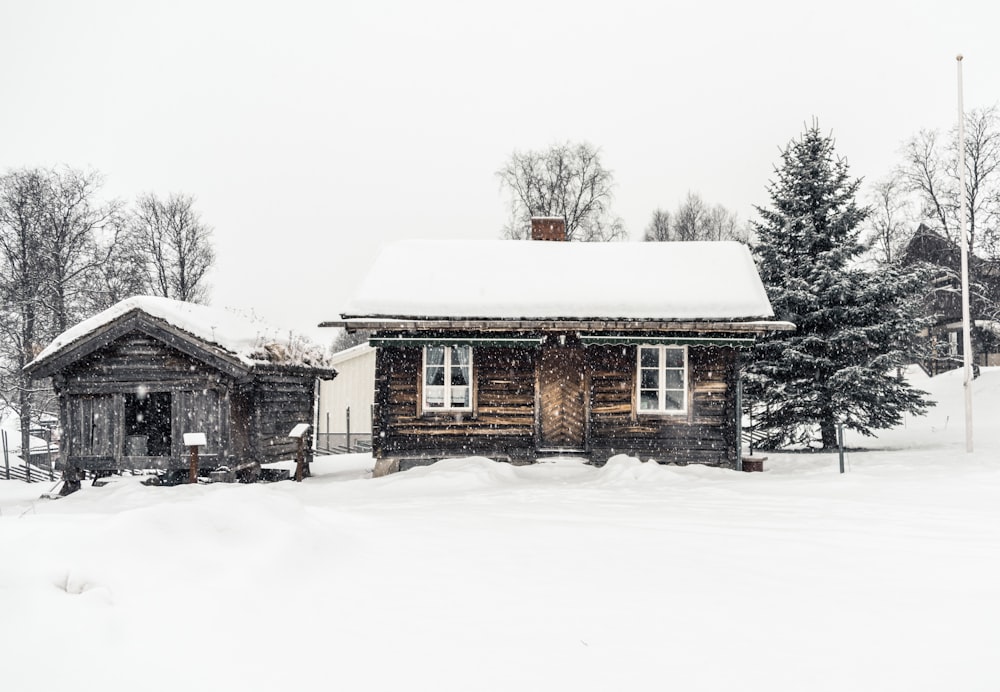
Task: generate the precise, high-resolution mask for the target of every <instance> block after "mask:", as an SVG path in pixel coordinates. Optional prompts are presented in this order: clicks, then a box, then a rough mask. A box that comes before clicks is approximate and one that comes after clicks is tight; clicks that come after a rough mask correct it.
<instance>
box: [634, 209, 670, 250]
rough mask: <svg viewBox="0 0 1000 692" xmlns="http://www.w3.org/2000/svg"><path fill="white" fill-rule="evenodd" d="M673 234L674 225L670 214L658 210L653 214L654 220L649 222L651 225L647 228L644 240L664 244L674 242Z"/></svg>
mask: <svg viewBox="0 0 1000 692" xmlns="http://www.w3.org/2000/svg"><path fill="white" fill-rule="evenodd" d="M672 233H673V223H672V219H671V218H670V212H669V211H663V210H662V209H657V210H656V211H654V212H653V218H652V219H650V220H649V225H648V226H646V232H645V233H644V234H643V236H642V239H643V240H648V241H653V242H661V243H662V242H666V241H668V240H673V238H672V237H671V234H672Z"/></svg>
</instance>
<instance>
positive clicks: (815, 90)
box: [0, 0, 1000, 338]
mask: <svg viewBox="0 0 1000 692" xmlns="http://www.w3.org/2000/svg"><path fill="white" fill-rule="evenodd" d="M998 7H1000V3H987V2H982V1H981V0H979V1H976V2H971V1H952V2H943V1H942V0H937V1H936V2H929V1H915V2H914V1H911V2H879V1H878V0H868V1H867V2H858V1H855V0H847V1H840V2H827V3H808V2H801V1H799V2H767V1H766V0H758V1H757V2H658V3H654V2H648V3H630V2H622V1H621V0H619V1H616V2H607V1H606V0H605V2H599V3H587V2H540V1H538V0H535V1H527V2H522V1H521V0H512V1H505V2H494V3H489V4H477V3H471V2H434V1H432V0H426V1H424V2H420V3H416V2H344V1H339V2H288V1H286V2H280V3H278V2H268V3H260V2H188V1H176V0H171V1H170V2H137V1H135V0H119V1H114V0H109V1H105V2H85V1H83V2H70V1H68V0H67V1H65V2H45V1H33V2H14V1H12V0H7V1H6V2H4V3H3V4H2V6H0V99H2V100H0V103H2V107H0V170H5V169H8V168H14V167H21V166H34V165H43V166H49V165H56V164H69V165H72V166H76V167H92V168H96V169H98V170H100V171H101V172H103V173H104V174H105V176H106V178H107V184H106V191H107V192H108V194H109V195H113V196H119V197H122V198H126V199H128V198H132V197H134V196H135V194H137V193H139V192H142V191H155V192H158V193H162V194H166V193H168V192H170V191H183V192H188V193H191V194H194V195H195V196H196V197H197V199H198V208H199V209H200V211H201V213H202V216H203V218H204V220H205V221H206V222H207V223H209V224H210V225H212V226H213V227H214V228H215V244H216V249H217V251H218V255H219V259H218V264H217V267H216V270H215V272H214V273H213V275H212V277H211V281H212V286H213V293H212V295H213V303H214V304H216V305H233V306H237V307H243V308H253V309H255V311H256V312H257V313H258V314H260V315H262V316H264V317H266V318H268V319H270V320H272V321H275V322H277V323H279V324H286V325H289V326H292V327H295V328H296V329H300V330H303V331H306V332H310V333H312V334H314V335H315V334H317V333H318V334H320V335H322V336H323V337H327V338H328V336H330V334H329V332H328V331H319V332H317V331H316V330H313V329H312V328H313V327H314V326H315V325H316V324H317V323H318V322H320V321H323V320H327V319H335V318H336V317H337V316H338V313H339V308H340V306H341V305H343V304H344V302H345V301H346V299H347V298H348V297H349V294H350V291H351V288H352V286H353V285H354V284H355V283H356V282H357V281H358V279H359V276H360V275H361V273H362V272H363V270H364V269H365V267H366V266H367V265H368V264H369V263H370V262H371V260H372V259H373V257H374V254H375V252H376V249H377V247H378V244H379V243H380V242H381V241H384V240H388V239H394V238H422V237H423V238H427V237H447V238H495V237H497V236H498V234H499V232H500V229H501V227H502V225H503V222H504V219H505V197H504V196H503V194H502V193H501V190H500V187H499V184H498V180H497V178H496V176H495V171H496V170H497V168H499V167H500V165H501V164H502V163H503V162H504V160H505V159H506V158H507V157H508V156H509V155H510V153H511V152H512V151H513V150H515V149H518V150H526V149H537V148H544V147H546V146H548V145H549V144H552V143H554V142H558V141H566V140H570V141H574V142H575V141H580V140H586V141H589V142H591V143H593V144H595V145H597V146H599V147H600V148H601V150H602V152H603V161H604V163H605V165H606V166H607V167H608V168H610V169H612V170H613V171H614V175H615V179H616V182H617V193H616V200H615V204H614V210H615V212H616V213H618V214H619V215H620V216H622V217H623V218H624V220H625V222H626V225H627V227H628V229H629V231H630V232H631V234H632V237H633V238H634V239H638V238H639V237H641V234H642V231H643V229H644V227H645V226H646V224H647V222H648V220H649V217H650V215H651V213H652V211H653V210H654V209H655V208H656V207H658V206H659V207H664V208H669V209H673V208H674V207H675V206H676V205H677V203H678V201H680V199H681V198H683V197H684V195H685V194H686V193H687V192H688V191H689V190H690V191H694V192H698V193H700V194H701V195H702V196H703V197H704V198H705V199H706V201H709V202H711V203H721V204H723V205H725V206H727V207H729V208H731V209H733V210H734V211H736V212H738V214H739V215H740V217H741V218H742V219H747V218H750V217H752V216H753V205H754V204H766V203H767V201H768V198H767V192H766V185H767V183H768V180H769V179H770V177H771V175H772V172H773V167H774V164H775V162H776V161H777V159H778V155H779V149H780V148H781V147H783V146H784V145H785V144H787V142H788V141H789V140H790V139H793V138H794V137H796V136H797V135H798V134H799V133H800V132H801V131H802V129H803V124H804V123H805V122H807V121H809V120H811V118H813V117H816V118H818V119H819V123H820V126H821V128H822V129H824V130H827V131H831V132H832V133H833V135H834V137H835V138H836V141H837V147H838V152H839V153H840V154H841V155H842V156H844V157H846V158H847V159H848V161H849V163H850V164H851V169H852V172H853V173H854V174H855V175H857V176H862V177H864V178H866V179H868V180H875V179H877V178H879V177H882V176H884V175H885V174H886V173H887V172H888V170H889V169H890V168H891V167H892V166H893V165H894V163H895V162H896V160H897V151H898V147H899V145H900V143H901V141H902V140H903V139H905V138H907V137H909V136H910V135H912V134H914V133H916V132H917V131H918V130H919V129H920V128H942V129H946V128H948V127H950V126H951V125H952V124H953V123H954V122H955V121H956V118H957V100H956V99H957V97H956V67H955V55H956V53H959V52H961V53H963V54H964V55H965V62H964V68H963V69H964V71H965V73H964V78H965V103H966V107H967V108H974V107H980V106H987V105H991V104H993V103H996V102H997V101H998V100H1000V90H998V85H1000V41H998V40H997V36H998V27H1000V9H998ZM456 290H460V288H459V287H456Z"/></svg>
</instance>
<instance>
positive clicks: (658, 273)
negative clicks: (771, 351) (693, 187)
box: [343, 240, 774, 320]
mask: <svg viewBox="0 0 1000 692" xmlns="http://www.w3.org/2000/svg"><path fill="white" fill-rule="evenodd" d="M773 315H774V312H773V310H772V309H771V304H770V302H769V301H768V298H767V294H766V293H765V291H764V286H763V284H762V283H761V280H760V276H759V275H758V273H757V268H756V266H755V265H754V261H753V258H752V257H751V255H750V252H749V250H748V249H747V248H746V247H745V246H744V245H741V244H740V243H736V242H687V243H683V242H678V243H571V242H555V243H553V242H549V243H543V242H532V241H511V240H408V241H401V242H396V243H392V244H390V245H386V246H384V247H383V249H382V251H381V253H380V254H379V256H378V257H377V259H376V260H375V263H374V265H373V266H372V268H371V270H370V271H369V273H368V275H367V276H366V278H365V279H364V280H363V281H362V283H361V284H360V286H359V287H358V290H357V293H356V294H355V297H354V299H353V301H352V302H351V303H349V305H348V308H347V309H346V310H345V311H344V313H343V317H344V318H359V317H361V318H417V319H433V318H443V319H455V318H468V319H519V318H520V319H625V320H630V319H652V320H692V319H694V320H697V319H711V320H743V319H757V318H768V317H772V316H773Z"/></svg>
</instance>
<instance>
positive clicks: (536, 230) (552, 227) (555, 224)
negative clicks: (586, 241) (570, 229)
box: [531, 216, 566, 240]
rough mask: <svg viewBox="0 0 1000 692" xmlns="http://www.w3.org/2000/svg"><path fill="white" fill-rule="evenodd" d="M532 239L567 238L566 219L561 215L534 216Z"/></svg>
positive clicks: (532, 219) (532, 218)
mask: <svg viewBox="0 0 1000 692" xmlns="http://www.w3.org/2000/svg"><path fill="white" fill-rule="evenodd" d="M531 239H532V240H566V219H564V218H563V217H561V216H532V217H531Z"/></svg>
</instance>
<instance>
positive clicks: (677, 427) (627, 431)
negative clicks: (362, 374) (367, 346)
mask: <svg viewBox="0 0 1000 692" xmlns="http://www.w3.org/2000/svg"><path fill="white" fill-rule="evenodd" d="M538 354H539V351H538V350H537V349H518V348H477V349H475V351H474V356H473V360H474V367H475V375H474V378H473V381H474V383H475V388H476V392H475V402H476V406H475V413H474V415H473V414H469V413H465V414H461V413H450V414H449V413H438V414H429V415H420V414H419V408H420V407H419V398H420V387H419V381H420V374H421V373H420V368H421V363H422V351H421V349H420V348H380V349H378V354H377V358H376V371H375V381H376V387H375V390H376V393H375V414H374V416H373V418H374V424H375V430H374V435H373V447H374V451H375V454H376V456H377V457H380V458H381V457H400V458H406V457H408V456H412V457H427V458H435V457H436V458H443V457H448V456H461V455H468V454H480V455H484V456H493V457H504V456H507V457H510V458H512V459H530V458H533V456H534V454H535V391H534V390H535V381H536V380H535V365H536V361H537V358H538ZM735 356H736V352H735V351H734V350H733V349H731V348H726V347H691V348H689V350H688V358H689V368H690V373H691V374H690V377H691V380H690V389H689V411H688V413H687V414H685V415H680V416H671V415H659V416H639V415H637V414H636V411H635V405H634V401H635V368H636V348H635V347H634V346H588V347H587V348H586V368H587V374H588V376H589V382H590V421H589V436H588V439H587V448H588V449H589V450H590V457H591V459H592V460H593V461H594V462H595V463H603V462H605V461H606V460H607V459H608V458H609V457H610V456H613V455H615V454H622V453H624V454H630V455H634V456H638V457H640V458H642V459H649V458H654V459H656V460H658V461H661V462H665V463H680V464H688V463H703V464H710V465H715V466H726V467H731V468H732V467H735V465H736V446H735V445H736V423H735V381H736V380H735V377H736V357H735Z"/></svg>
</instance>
